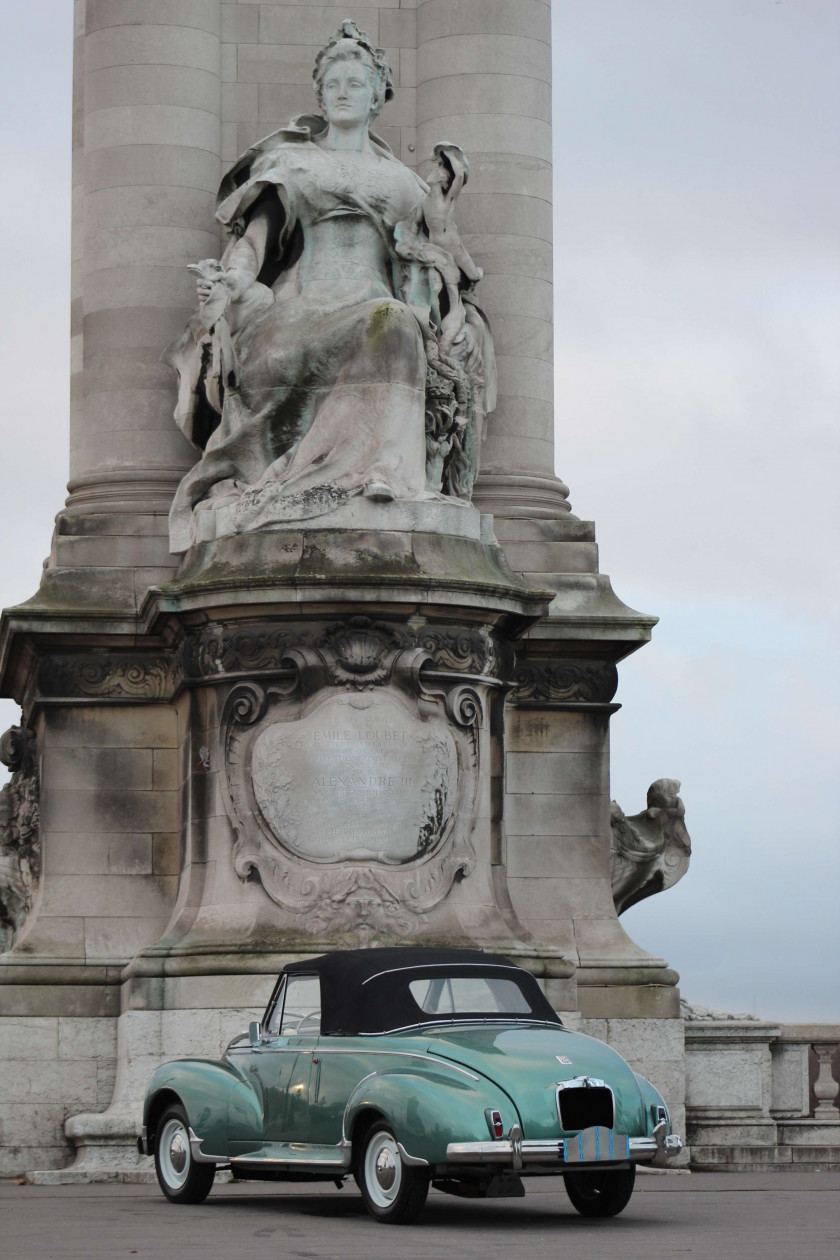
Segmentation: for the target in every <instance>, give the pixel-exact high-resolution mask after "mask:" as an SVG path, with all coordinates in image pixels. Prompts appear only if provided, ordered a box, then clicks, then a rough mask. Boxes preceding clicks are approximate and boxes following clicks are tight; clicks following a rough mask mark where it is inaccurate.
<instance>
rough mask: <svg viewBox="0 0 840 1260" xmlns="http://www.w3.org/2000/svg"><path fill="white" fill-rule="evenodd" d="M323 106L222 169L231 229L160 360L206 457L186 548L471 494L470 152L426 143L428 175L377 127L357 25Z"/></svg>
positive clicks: (372, 81) (479, 357)
mask: <svg viewBox="0 0 840 1260" xmlns="http://www.w3.org/2000/svg"><path fill="white" fill-rule="evenodd" d="M313 78H314V80H315V88H316V92H317V95H318V99H319V102H320V105H321V109H322V115H321V116H308V115H303V116H299V117H297V118H295V119H294V120H293V121H292V123H291V124H290V125H289V126H288V127H287V128H284V129H282V130H281V131H278V132H275V133H274V134H273V135H271V136H268V137H267V138H266V139H265V140H262V141H260V142H259V143H258V144H256V145H254V146H253V148H251V149H249V150H248V151H247V153H245V154H244V155H243V156H242V157H241V158H240V159H239V161H238V162H236V164H235V165H234V166H233V168H232V169H231V170H230V171H229V172H228V174H227V175H226V176H225V178H224V179H223V181H222V185H221V188H220V193H219V201H218V206H217V211H216V217H217V218H218V220H219V222H220V223H221V224H222V225H223V226H224V228H225V229H226V230H227V231H228V233H229V234H230V236H231V242H230V244H229V246H228V248H227V249H226V251H225V253H224V255H223V257H222V259H221V261H217V260H215V259H207V260H204V261H203V262H201V263H198V264H196V265H195V266H194V267H193V268H192V270H193V271H194V272H195V273H196V274H197V276H198V296H199V307H198V310H197V312H196V314H195V315H194V316H193V318H192V319H191V321H190V323H189V325H188V327H187V329H186V330H185V332H184V334H183V335H182V336H181V337H180V338H179V339H178V340H177V341H175V342H173V344H172V345H170V346H169V347H168V349H167V351H166V352H165V354H164V360H165V361H166V362H168V363H170V364H171V365H172V366H174V367H175V368H176V369H177V371H178V374H179V394H178V407H177V411H176V413H175V418H176V420H177V422H178V424H179V425H180V427H181V428H182V429H183V431H184V433H185V434H186V436H187V437H188V438H189V439H190V441H191V442H192V443H193V444H194V445H195V446H196V447H198V449H199V450H200V451H201V456H200V458H199V460H198V462H197V463H196V464H195V466H194V467H193V468H192V469H191V470H190V471H189V472H188V473H187V475H186V476H185V477H184V479H183V481H182V482H181V485H180V487H179V489H178V492H177V494H176V497H175V501H174V503H173V507H172V513H171V518H170V537H171V546H172V550H173V551H174V552H183V551H186V550H187V549H188V548H189V546H190V545H191V544H192V543H193V542H195V541H196V540H197V539H200V538H202V537H215V536H219V530H218V528H216V531H215V533H214V532H212V531H211V532H209V533H208V532H207V531H203V530H202V528H201V521H202V517H206V514H207V513H212V514H218V512H219V510H220V509H225V511H224V513H223V515H224V520H225V521H226V524H225V526H224V529H223V530H222V532H223V533H246V532H249V531H251V530H256V529H264V528H270V527H272V526H275V527H279V526H280V523H281V522H288V521H306V520H313V521H316V522H317V521H318V519H319V518H323V517H324V516H326V515H327V514H329V513H330V512H333V511H335V509H336V508H339V507H341V506H342V505H344V504H345V503H347V502H348V501H349V500H350V499H352V498H353V497H355V496H365V497H367V498H368V499H369V500H374V501H377V502H388V501H393V500H413V501H423V500H428V499H433V500H434V499H440V498H441V497H445V498H447V499H448V501H450V502H457V501H461V502H469V499H470V495H471V492H472V484H473V481H474V479H475V476H476V471H477V464H478V451H479V446H480V441H481V430H482V425H483V420H484V417H485V415H486V414H487V412H489V411H491V410H492V409H493V406H494V405H495V360H494V356H493V344H492V339H491V336H490V331H489V328H488V325H487V321H486V318H485V317H484V315H483V313H482V311H481V310H480V308H479V306H478V305H477V303H476V300H475V297H474V293H473V290H474V287H475V284H476V283H477V281H478V280H479V279H480V276H481V272H480V270H479V269H478V268H476V266H475V264H474V263H473V262H472V259H470V257H469V254H468V253H467V251H466V249H465V248H464V245H463V242H462V241H461V239H460V237H459V235H458V232H457V228H456V227H455V224H454V213H453V211H454V202H455V199H456V197H457V194H458V192H459V191H460V188H461V187H462V186H463V184H464V183H465V182H466V178H467V175H468V165H467V161H466V158H465V156H464V154H463V153H462V151H461V150H460V149H459V148H458V146H457V145H452V144H449V143H442V144H440V145H438V146H436V151H435V158H434V160H433V162H432V164H431V166H430V167H429V173H430V183H426V182H425V181H424V180H423V179H421V178H420V177H419V176H418V175H417V174H416V173H415V172H414V171H412V170H410V169H409V168H408V167H407V166H405V165H404V164H403V163H402V162H400V161H399V160H398V159H397V158H395V157H394V156H393V154H392V153H391V152H390V150H389V149H388V148H387V146H386V145H385V144H384V143H383V142H382V141H381V140H380V139H378V138H377V136H376V135H375V134H373V133H372V132H371V131H370V124H371V121H372V120H373V119H374V118H375V117H376V116H377V115H378V114H379V112H380V110H381V109H382V107H383V105H384V104H385V103H386V102H387V101H388V100H389V99H390V98H391V97H392V96H393V86H392V81H391V72H390V69H389V67H388V63H387V60H386V58H385V54H384V52H383V51H382V49H378V48H374V47H373V46H372V44H371V42H370V40H369V39H368V38H367V37H366V36H365V35H364V34H363V33H362V32H360V31H359V30H358V28H357V27H356V26H355V24H354V23H353V22H351V21H345V22H343V23H342V25H341V27H340V29H339V31H338V32H337V34H336V35H335V36H334V37H333V39H331V40H330V42H329V43H328V44H327V45H326V47H325V48H324V49H323V50H322V51H321V52H320V53H319V54H318V57H317V60H316V65H315V70H314V74H313Z"/></svg>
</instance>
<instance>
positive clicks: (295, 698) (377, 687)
mask: <svg viewBox="0 0 840 1260" xmlns="http://www.w3.org/2000/svg"><path fill="white" fill-rule="evenodd" d="M414 639H415V636H414V635H409V634H407V633H405V632H401V631H399V630H397V629H396V628H395V627H393V626H389V625H387V624H385V623H379V622H375V621H373V620H371V619H369V618H366V617H352V618H348V619H347V620H346V621H342V622H336V623H334V624H333V625H330V626H328V627H327V628H326V629H325V630H324V631H323V632H322V633H321V634H320V635H318V636H312V637H310V638H308V639H307V640H305V641H304V642H300V641H299V642H298V643H296V644H295V645H294V646H290V647H289V648H288V649H287V650H286V653H285V655H284V656H283V658H282V660H281V661H280V662H279V663H280V665H281V666H282V667H284V677H283V678H282V679H280V678H279V677H278V681H276V682H274V683H271V682H266V683H265V685H261V684H258V683H256V682H252V681H243V682H240V683H237V684H235V685H234V686H233V687H232V688H231V690H230V691H229V692H228V695H227V699H226V702H225V705H224V710H223V715H222V730H221V738H222V747H221V755H222V760H223V764H224V767H225V805H226V809H227V811H228V816H229V818H230V821H231V823H232V825H233V828H234V832H235V836H236V841H235V844H234V850H233V863H234V868H235V870H236V871H237V873H238V874H239V876H240V877H241V878H242V879H255V878H256V879H258V880H259V881H260V882H261V883H262V885H263V887H264V888H265V891H266V893H267V894H268V896H269V897H270V898H271V899H272V900H273V901H275V902H276V903H277V905H278V906H279V907H280V908H281V910H282V912H283V913H284V915H285V916H287V917H288V921H289V923H290V925H293V926H294V927H295V929H296V930H298V931H304V932H306V933H309V934H313V935H315V936H317V935H318V934H319V933H323V932H325V931H327V930H329V931H332V932H334V931H335V930H336V929H341V928H343V929H345V930H352V931H355V932H359V931H362V932H364V931H370V932H374V933H376V932H379V933H385V934H386V935H389V936H392V937H405V936H410V935H412V934H413V933H415V932H417V931H418V930H419V929H420V927H421V926H422V924H423V919H424V916H425V915H427V914H428V913H429V912H430V911H431V910H433V909H434V908H435V907H436V906H437V905H439V904H440V903H441V902H442V901H443V900H444V899H445V898H446V896H447V894H448V893H449V891H450V889H451V887H452V884H453V882H454V881H455V880H456V879H458V878H461V879H462V878H465V877H466V876H468V875H469V873H470V871H471V870H472V867H473V864H474V860H475V853H474V849H473V844H472V838H471V833H472V825H473V823H472V820H473V818H474V814H475V800H476V792H477V787H478V772H479V740H478V726H479V724H480V723H481V721H482V714H483V707H482V699H481V696H480V695H479V693H478V691H476V689H475V688H474V687H473V686H472V685H470V683H469V682H465V681H464V680H463V679H462V678H461V677H459V676H458V674H456V673H454V672H450V673H447V671H445V670H443V671H441V670H437V671H433V674H432V675H431V676H430V677H429V679H428V680H427V681H424V678H423V669H424V667H425V666H434V664H435V661H434V659H433V658H432V656H431V654H430V653H429V652H428V651H427V650H426V648H425V647H420V646H417V644H416V642H414ZM456 645H457V639H455V640H453V644H452V647H455V646H456ZM485 646H486V645H485ZM460 647H461V649H462V651H463V654H464V656H468V653H467V648H468V647H471V648H472V649H473V650H475V649H476V648H477V647H478V644H477V643H476V642H475V641H473V640H470V636H469V632H465V635H464V637H463V641H462V642H461V644H460ZM462 659H463V658H462ZM491 681H492V680H491V679H489V678H488V683H489V682H491Z"/></svg>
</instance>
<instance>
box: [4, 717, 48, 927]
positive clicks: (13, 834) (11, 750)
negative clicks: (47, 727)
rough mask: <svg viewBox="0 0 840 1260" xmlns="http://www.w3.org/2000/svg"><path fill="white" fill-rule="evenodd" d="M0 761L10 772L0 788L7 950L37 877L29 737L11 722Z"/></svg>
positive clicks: (35, 772) (38, 843) (34, 793)
mask: <svg viewBox="0 0 840 1260" xmlns="http://www.w3.org/2000/svg"><path fill="white" fill-rule="evenodd" d="M0 761H2V763H3V765H5V766H7V767H8V768H9V769H10V770H11V771H12V777H11V780H10V781H9V782H8V783H7V784H5V786H4V787H3V788H2V789H0V951H2V950H7V949H11V947H12V945H13V944H14V942H15V938H16V936H17V935H18V933H19V931H20V929H21V927H22V926H23V922H24V920H25V919H26V916H27V915H28V914H29V911H30V909H31V908H32V897H33V893H34V890H35V887H36V885H37V883H38V880H39V878H40V875H41V838H40V830H39V785H38V767H37V762H36V757H35V735H34V734H33V732H32V731H30V730H29V729H28V728H27V727H25V726H13V727H11V728H10V729H9V730H8V731H6V733H5V734H4V735H3V736H2V737H0Z"/></svg>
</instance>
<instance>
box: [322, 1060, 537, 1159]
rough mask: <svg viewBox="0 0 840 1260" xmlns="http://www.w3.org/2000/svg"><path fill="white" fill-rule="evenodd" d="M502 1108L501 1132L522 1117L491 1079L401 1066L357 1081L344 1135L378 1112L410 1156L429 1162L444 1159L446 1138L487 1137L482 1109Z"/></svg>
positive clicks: (488, 1135) (471, 1139) (346, 1117)
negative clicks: (365, 1115) (502, 1128)
mask: <svg viewBox="0 0 840 1260" xmlns="http://www.w3.org/2000/svg"><path fill="white" fill-rule="evenodd" d="M487 1108H493V1109H495V1110H497V1111H499V1112H501V1116H502V1123H503V1125H504V1130H505V1133H507V1132H508V1131H509V1129H510V1127H511V1125H513V1124H520V1125H521V1123H522V1121H521V1118H520V1116H519V1114H518V1112H517V1110H516V1108H515V1107H514V1105H513V1103H512V1102H511V1100H510V1098H508V1096H507V1094H505V1093H504V1092H503V1091H502V1090H501V1089H499V1088H497V1087H496V1086H494V1085H493V1083H492V1082H491V1081H484V1080H481V1081H474V1080H471V1079H469V1078H468V1077H467V1076H466V1075H465V1076H464V1077H463V1078H462V1079H461V1078H458V1077H455V1076H454V1075H453V1076H449V1075H448V1074H447V1075H444V1074H443V1073H442V1072H441V1073H433V1074H427V1073H422V1072H418V1071H411V1070H408V1071H406V1070H403V1071H396V1072H382V1073H374V1074H372V1075H371V1076H368V1077H366V1078H365V1080H363V1081H361V1082H360V1083H359V1084H358V1085H357V1086H356V1088H355V1089H354V1091H353V1093H352V1094H351V1095H350V1098H349V1099H348V1102H347V1107H346V1109H345V1112H344V1138H345V1140H346V1139H350V1138H352V1137H353V1135H354V1133H355V1131H356V1129H357V1123H358V1121H359V1120H360V1118H361V1117H362V1116H363V1114H364V1113H365V1112H378V1113H379V1114H381V1115H382V1116H384V1117H385V1119H386V1120H387V1121H388V1122H389V1123H390V1124H391V1125H392V1127H393V1130H394V1135H395V1136H396V1138H397V1139H398V1141H400V1142H401V1143H402V1145H403V1147H404V1148H405V1150H406V1151H407V1153H408V1154H409V1155H411V1156H412V1157H414V1158H415V1159H424V1160H426V1161H427V1162H428V1163H430V1164H440V1163H444V1162H445V1160H446V1147H447V1145H448V1144H449V1143H450V1142H471V1141H472V1142H480V1141H487V1140H488V1138H489V1137H490V1136H491V1134H490V1133H489V1131H488V1128H487V1119H486V1116H485V1111H486V1110H487Z"/></svg>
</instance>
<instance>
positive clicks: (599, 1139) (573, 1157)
mask: <svg viewBox="0 0 840 1260" xmlns="http://www.w3.org/2000/svg"><path fill="white" fill-rule="evenodd" d="M629 1158H630V1139H629V1137H627V1135H626V1134H625V1133H614V1132H613V1130H612V1129H605V1128H604V1127H603V1126H602V1125H600V1124H599V1125H596V1126H594V1127H593V1128H591V1129H583V1130H582V1131H581V1132H580V1133H579V1134H578V1135H577V1137H573V1138H565V1139H564V1141H563V1159H564V1160H565V1162H566V1163H567V1164H601V1163H608V1162H609V1161H610V1160H613V1161H615V1160H627V1159H629Z"/></svg>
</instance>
